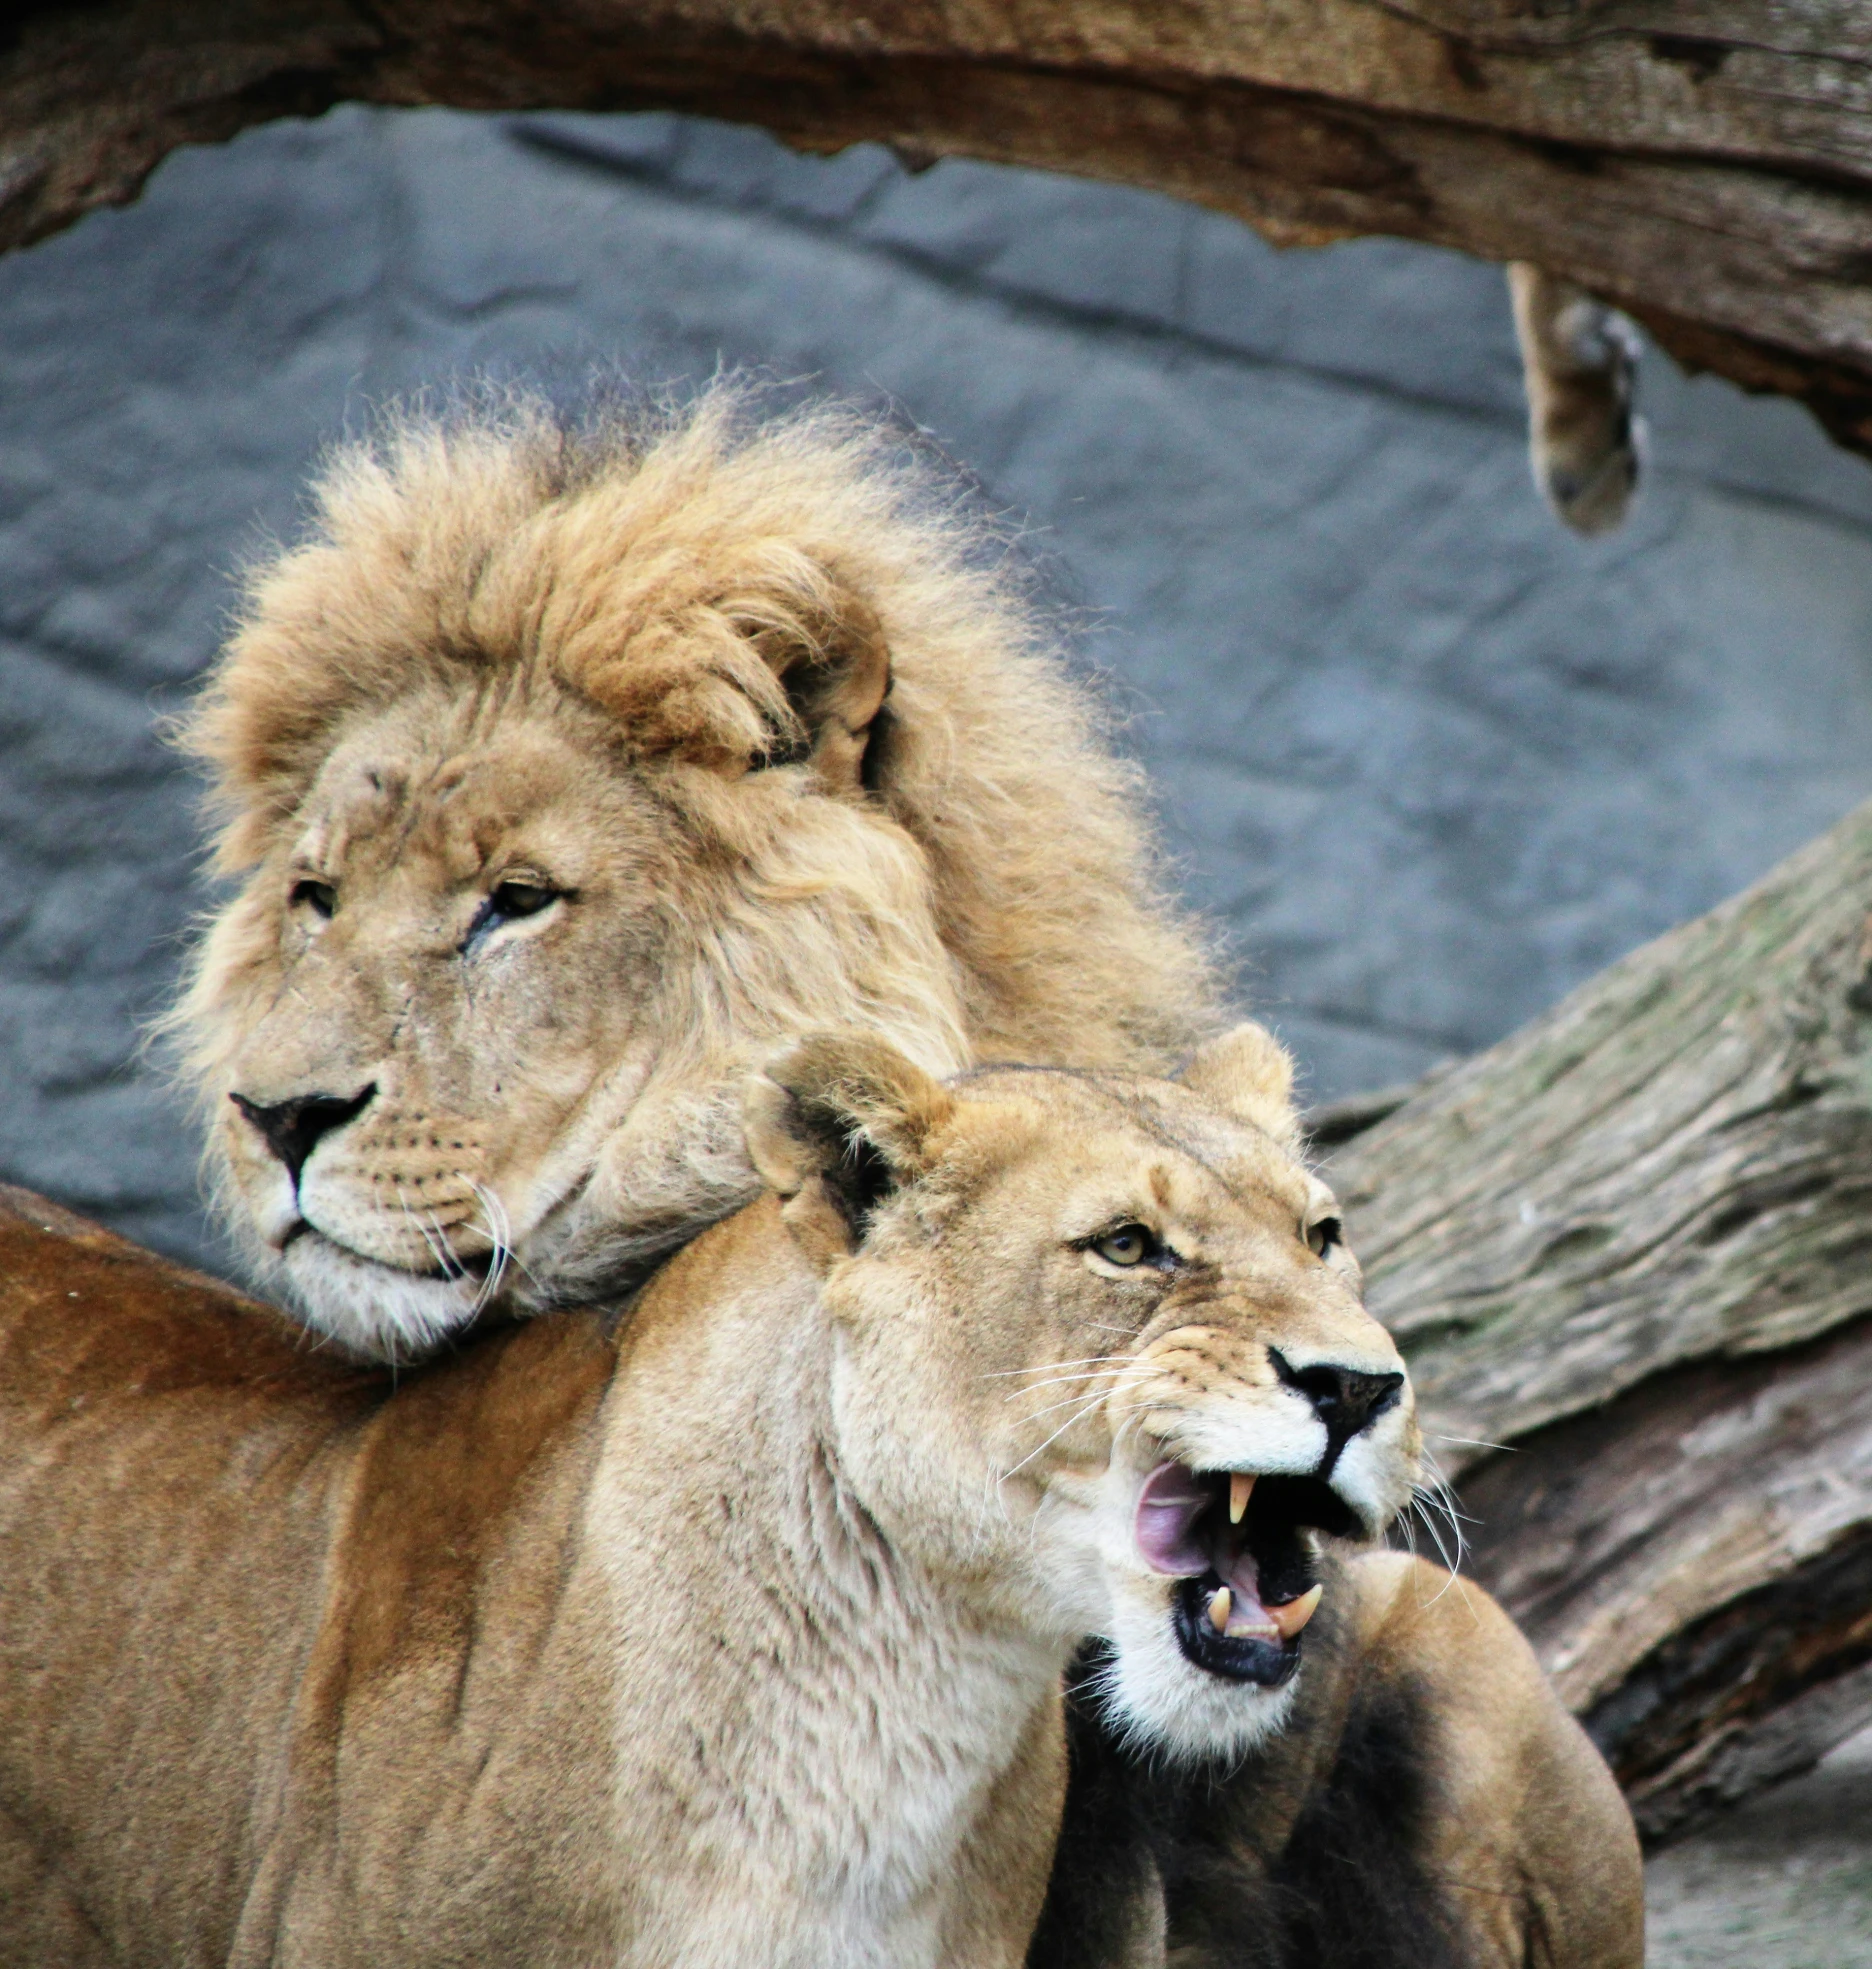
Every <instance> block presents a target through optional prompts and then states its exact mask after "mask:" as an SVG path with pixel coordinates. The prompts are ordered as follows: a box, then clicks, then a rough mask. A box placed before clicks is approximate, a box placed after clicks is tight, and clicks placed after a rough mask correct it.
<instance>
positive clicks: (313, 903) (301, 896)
mask: <svg viewBox="0 0 1872 1969" xmlns="http://www.w3.org/2000/svg"><path fill="white" fill-rule="evenodd" d="M287 900H288V902H290V903H291V905H292V907H293V908H294V909H298V908H301V907H304V908H306V909H309V910H311V912H312V914H313V915H314V916H323V917H327V918H329V917H330V915H331V913H332V911H333V910H334V909H336V908H337V907H338V891H337V890H336V889H334V888H333V887H332V885H331V884H330V883H329V882H313V881H310V880H307V881H304V882H295V883H294V884H293V885H292V893H291V895H290V896H288V898H287Z"/></svg>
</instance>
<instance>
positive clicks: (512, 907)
mask: <svg viewBox="0 0 1872 1969" xmlns="http://www.w3.org/2000/svg"><path fill="white" fill-rule="evenodd" d="M558 900H559V891H558V890H557V889H549V888H547V887H546V885H545V884H544V883H543V882H497V883H496V884H495V885H494V893H493V894H492V895H491V896H489V897H488V902H489V904H490V905H491V913H492V914H493V915H495V916H500V917H504V918H506V919H507V920H508V921H509V922H511V921H512V920H513V919H514V918H515V917H519V916H537V915H538V914H539V913H540V911H541V910H542V909H544V908H545V907H546V905H547V904H548V903H552V902H557V901H558Z"/></svg>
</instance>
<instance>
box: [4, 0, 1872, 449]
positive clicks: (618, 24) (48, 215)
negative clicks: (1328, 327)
mask: <svg viewBox="0 0 1872 1969" xmlns="http://www.w3.org/2000/svg"><path fill="white" fill-rule="evenodd" d="M9 18H10V21H11V22H12V25H11V26H10V27H9V28H8V29H7V30H6V31H5V33H4V36H3V37H0V246H7V245H16V244H19V243H20V242H22V241H25V240H29V239H33V238H36V237H38V236H40V235H42V234H44V233H47V232H50V231H52V230H54V229H55V228H56V227H59V226H62V225H65V224H68V223H69V222H70V221H71V220H72V219H74V218H76V217H77V216H78V215H79V214H80V213H82V212H85V211H87V210H89V209H90V208H92V207H93V206H96V205H98V204H102V203H107V202H112V201H120V200H123V199H126V198H129V197H131V196H133V195H134V194H135V191H136V188H137V186H138V185H139V184H140V183H141V182H142V180H143V178H144V176H145V175H146V174H147V173H148V171H149V170H150V168H151V166H152V165H153V164H154V163H155V162H156V161H157V159H158V158H160V157H161V156H162V155H163V153H164V152H165V151H167V150H169V149H171V148H173V147H174V146H175V145H176V144H179V143H187V142H198V141H203V140H213V139H218V138H223V137H226V136H229V135H231V134H232V133H233V132H234V131H236V130H238V129H240V128H242V127H243V126H245V125H247V124H249V123H255V122H259V121H261V120H263V119H265V118H267V117H271V116H279V115H290V114H308V113H312V112H316V111H318V110H322V109H324V108H326V107H327V106H329V105H330V104H332V103H334V102H338V101H341V100H345V99H347V98H354V99H358V100H363V101H369V102H380V103H450V104H455V105H458V106H461V107H465V108H475V109H522V108H548V107H559V108H585V109H597V108H613V109H616V108H646V107H653V106H666V107H675V108H681V109H687V110H695V111H700V112H703V113H706V114H710V115H715V116H725V117H730V118H734V119H738V120H741V121H746V122H752V123H762V124H765V125H767V126H768V127H769V128H770V129H773V130H775V131H777V132H778V133H779V134H780V135H781V136H783V137H785V138H787V139H788V140H789V141H790V142H793V143H796V144H800V145H802V146H805V147H808V148H812V149H819V150H832V149H837V148H839V147H840V146H842V145H845V144H849V143H853V142H856V141H858V140H860V139H862V138H876V139H881V140H883V141H886V142H889V143H893V144H895V145H897V146H898V148H899V149H900V150H901V151H902V152H904V153H905V154H906V155H907V156H911V157H916V158H927V159H933V158H935V157H937V156H940V155H943V154H946V153H952V152H953V153H966V154H968V155H972V156H976V157H988V158H996V159H1001V160H1004V161H1006V162H1010V163H1017V164H1031V165H1039V166H1043V167H1046V168H1048V169H1053V170H1061V171H1073V172H1080V173H1084V174H1087V175H1090V176H1094V177H1104V178H1114V179H1120V180H1124V181H1127V182H1130V183H1134V184H1144V185H1154V186H1157V187H1159V188H1161V189H1163V190H1166V191H1170V192H1174V193H1177V194H1179V195H1181V196H1183V197H1187V198H1192V199H1196V200H1200V201H1201V202H1203V203H1205V204H1209V205H1214V206H1217V207H1219V208H1221V209H1223V210H1225V211H1229V212H1233V213H1236V214H1238V215H1239V216H1241V217H1242V218H1244V219H1246V220H1248V221H1249V222H1250V223H1251V224H1253V225H1255V226H1257V227H1258V228H1259V229H1260V230H1261V231H1263V232H1264V233H1266V234H1267V235H1268V236H1269V237H1270V238H1273V239H1275V240H1277V241H1279V242H1282V243H1310V242H1317V241H1320V240H1323V239H1328V238H1335V237H1342V236H1345V235H1348V234H1353V233H1373V232H1377V233H1395V234H1400V235H1402V236H1405V237H1407V238H1413V239H1425V240H1434V241H1437V242H1439V243H1441V244H1444V245H1447V246H1455V247H1460V248H1463V249H1465V250H1466V251H1468V252H1472V253H1477V254H1480V255H1482V256H1483V257H1485V258H1489V259H1497V260H1524V261H1532V262H1535V263H1538V264H1539V265H1541V266H1544V267H1547V268H1550V269H1552V270H1553V271H1554V272H1555V273H1557V274H1561V275H1564V276H1566V277H1568V278H1570V279H1572V280H1574V281H1577V282H1578V283H1579V284H1580V285H1581V286H1583V287H1585V288H1587V289H1589V290H1590V291H1591V292H1593V293H1595V294H1599V295H1603V296H1605V297H1606V298H1608V299H1611V300H1614V301H1616V302H1618V303H1619V304H1620V305H1622V306H1624V307H1626V308H1627V309H1629V310H1630V311H1631V312H1632V313H1633V314H1635V315H1636V316H1638V317H1639V318H1640V319H1641V320H1643V321H1644V322H1645V323H1646V324H1647V325H1648V326H1649V327H1650V329H1651V331H1652V332H1653V334H1654V335H1656V336H1657V338H1658V339H1659V340H1660V341H1661V342H1662V343H1663V344H1664V345H1665V346H1666V347H1667V348H1669V349H1671V350H1672V351H1673V353H1675V354H1677V355H1678V356H1679V357H1680V358H1681V359H1683V360H1685V361H1687V362H1689V363H1691V364H1694V365H1697V366H1701V367H1707V368H1710V369H1715V370H1718V371H1721V372H1722V373H1723V374H1725V375H1728V376H1730V377H1732V378H1733V379H1735V380H1736V381H1738V382H1740V383H1742V384H1744V385H1745V386H1746V387H1749V388H1755V389H1768V390H1778V391H1783V392H1786V393H1788V394H1790V395H1793V396H1797V397H1800V398H1803V399H1804V400H1805V401H1806V402H1807V403H1808V404H1809V405H1810V406H1811V407H1812V408H1813V409H1814V410H1815V412H1816V414H1817V415H1819V417H1820V418H1821V420H1822V421H1823V422H1824V423H1825V424H1826V425H1827V427H1828V428H1829V429H1830V430H1831V431H1832V432H1833V434H1834V435H1835V436H1836V437H1838V438H1839V439H1840V440H1841V441H1842V442H1843V443H1846V444H1849V445H1852V446H1854V447H1855V448H1857V449H1860V450H1866V451H1872V0H1804V4H1801V5H1796V6H1790V5H1788V4H1785V0H1722V4H1718V3H1717V0H1590V4H1589V0H1572V4H1568V3H1567V0H1417V4H1415V5H1413V6H1397V5H1393V4H1379V0H1261V4H1258V5H1255V6H1251V7H1247V6H1243V5H1241V4H1239V0H1171V3H1167V0H869V4H865V5H859V4H856V0H96V3H95V4H91V5H87V6H85V7H82V8H73V7H70V6H68V5H63V4H60V5H51V4H40V5H37V6H35V5H33V4H31V0H28V5H27V6H26V8H25V10H24V12H23V13H22V12H19V11H17V10H16V11H15V12H14V13H13V14H12V15H11V16H10V17H9Z"/></svg>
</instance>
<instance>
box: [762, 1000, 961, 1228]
mask: <svg viewBox="0 0 1872 1969" xmlns="http://www.w3.org/2000/svg"><path fill="white" fill-rule="evenodd" d="M954 1107H955V1103H954V1102H953V1101H952V1100H951V1099H950V1097H949V1094H948V1092H947V1091H946V1090H945V1089H944V1088H943V1087H941V1086H940V1085H939V1084H938V1083H937V1082H936V1081H934V1080H932V1079H931V1078H930V1077H929V1075H928V1074H926V1073H925V1072H924V1071H923V1070H922V1069H921V1068H920V1067H917V1066H913V1065H912V1064H911V1063H910V1061H908V1060H906V1059H905V1058H904V1056H903V1055H902V1054H901V1053H899V1052H898V1051H896V1049H895V1048H894V1047H890V1046H887V1045H885V1043H884V1042H883V1041H882V1040H881V1039H873V1038H870V1037H869V1036H868V1035H866V1034H863V1033H823V1034H819V1035H816V1036H815V1037H813V1038H810V1039H804V1040H801V1041H800V1042H799V1044H797V1045H796V1046H794V1047H792V1048H790V1049H789V1050H788V1051H787V1052H786V1053H783V1054H782V1055H781V1056H780V1058H779V1059H777V1060H775V1061H773V1062H772V1063H771V1064H770V1065H769V1066H768V1068H767V1070H766V1072H764V1073H762V1074H760V1075H758V1076H757V1077H756V1078H755V1079H754V1081H753V1082H752V1084H751V1085H750V1086H749V1089H748V1094H747V1107H746V1115H745V1126H746V1130H747V1144H748V1153H749V1155H750V1156H752V1157H753V1160H754V1167H755V1168H756V1169H757V1170H759V1171H760V1174H761V1176H762V1178H763V1179H764V1180H765V1182H766V1183H767V1185H768V1187H769V1188H771V1189H772V1190H774V1191H775V1192H776V1193H777V1194H778V1195H779V1196H780V1197H781V1198H782V1199H783V1202H784V1208H783V1209H782V1211H781V1215H782V1216H783V1217H784V1218H785V1219H786V1221H787V1224H788V1226H789V1228H790V1229H791V1230H792V1232H793V1235H794V1236H795V1238H797V1239H798V1240H799V1243H800V1245H801V1247H802V1248H803V1249H804V1250H805V1251H806V1252H807V1254H808V1255H809V1256H810V1257H812V1258H813V1259H814V1260H815V1261H816V1262H817V1263H819V1264H820V1265H822V1266H823V1265H829V1264H831V1263H832V1261H833V1260H834V1259H835V1258H840V1257H843V1256H844V1255H845V1253H847V1252H849V1251H853V1250H855V1249H856V1248H857V1246H858V1244H859V1243H860V1241H861V1240H862V1239H863V1237H864V1234H865V1230H866V1228H867V1226H868V1225H869V1223H870V1221H871V1218H872V1216H873V1215H874V1214H875V1213H876V1211H877V1208H878V1206H879V1204H881V1203H882V1202H883V1201H884V1200H885V1199H886V1198H887V1197H888V1196H890V1195H891V1194H892V1193H893V1192H894V1191H895V1190H896V1189H898V1188H899V1187H900V1186H901V1185H902V1184H904V1183H906V1182H908V1181H910V1180H911V1179H912V1178H914V1177H916V1176H918V1175H921V1174H922V1173H923V1172H924V1171H925V1170H926V1169H927V1168H928V1167H929V1166H930V1154H931V1146H932V1138H933V1137H934V1135H935V1133H936V1132H937V1130H938V1129H940V1128H941V1126H942V1125H943V1123H944V1122H945V1121H947V1120H948V1118H949V1116H950V1114H951V1113H952V1112H953V1111H954Z"/></svg>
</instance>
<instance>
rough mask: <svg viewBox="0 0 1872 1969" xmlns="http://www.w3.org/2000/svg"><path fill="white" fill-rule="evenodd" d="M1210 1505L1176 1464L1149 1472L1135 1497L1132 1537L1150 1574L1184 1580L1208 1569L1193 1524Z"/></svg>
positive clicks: (1198, 1486) (1206, 1555)
mask: <svg viewBox="0 0 1872 1969" xmlns="http://www.w3.org/2000/svg"><path fill="white" fill-rule="evenodd" d="M1212 1502H1213V1497H1212V1495H1211V1493H1210V1492H1209V1491H1208V1490H1206V1489H1205V1488H1204V1487H1203V1486H1202V1485H1201V1484H1199V1483H1198V1482H1197V1481H1196V1478H1195V1476H1194V1475H1193V1474H1192V1473H1191V1472H1190V1471H1188V1470H1186V1469H1185V1468H1184V1467H1183V1465H1182V1464H1180V1463H1160V1464H1158V1466H1157V1468H1156V1469H1154V1470H1153V1471H1152V1472H1151V1473H1150V1475H1149V1476H1148V1477H1147V1478H1146V1479H1145V1481H1144V1488H1143V1490H1142V1491H1141V1492H1140V1493H1139V1495H1138V1504H1137V1518H1136V1534H1137V1543H1138V1550H1139V1551H1140V1552H1142V1553H1143V1555H1144V1561H1145V1563H1146V1564H1147V1565H1148V1566H1150V1567H1151V1569H1152V1570H1153V1571H1155V1572H1167V1573H1174V1574H1176V1575H1177V1576H1178V1577H1180V1578H1186V1579H1187V1578H1190V1577H1192V1576H1194V1575H1196V1574H1198V1573H1205V1572H1207V1571H1208V1570H1209V1564H1210V1557H1211V1555H1210V1551H1209V1545H1208V1541H1207V1540H1206V1539H1200V1538H1198V1537H1197V1536H1196V1521H1197V1519H1198V1518H1200V1517H1201V1516H1202V1514H1203V1512H1204V1511H1205V1510H1206V1509H1207V1508H1208V1506H1209V1505H1210V1504H1211V1503H1212ZM1250 1563H1252V1561H1251V1562H1250Z"/></svg>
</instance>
